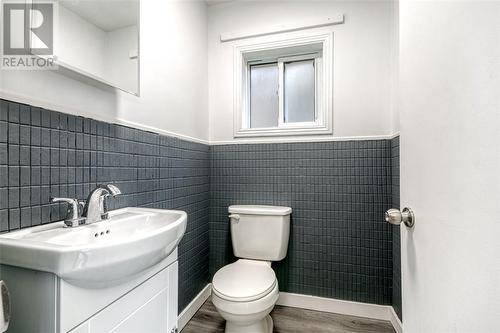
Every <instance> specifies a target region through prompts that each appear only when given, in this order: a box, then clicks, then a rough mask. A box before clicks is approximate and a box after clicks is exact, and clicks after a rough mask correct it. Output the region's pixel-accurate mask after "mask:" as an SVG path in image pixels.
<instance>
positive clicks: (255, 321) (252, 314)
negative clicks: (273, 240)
mask: <svg viewBox="0 0 500 333" xmlns="http://www.w3.org/2000/svg"><path fill="white" fill-rule="evenodd" d="M278 290H279V289H278V281H277V280H276V276H275V274H274V271H273V270H272V269H271V265H270V262H265V261H257V260H245V259H240V260H238V261H237V262H235V263H233V264H230V265H227V266H224V267H223V268H222V269H221V270H219V271H218V272H217V273H216V274H215V276H214V279H213V282H212V303H213V304H214V306H215V307H216V308H217V311H219V313H220V315H221V316H222V318H224V319H225V320H226V333H270V332H272V331H273V321H272V319H271V317H270V316H269V313H270V312H271V311H272V309H273V307H274V305H275V304H276V301H277V300H278V296H279V292H278Z"/></svg>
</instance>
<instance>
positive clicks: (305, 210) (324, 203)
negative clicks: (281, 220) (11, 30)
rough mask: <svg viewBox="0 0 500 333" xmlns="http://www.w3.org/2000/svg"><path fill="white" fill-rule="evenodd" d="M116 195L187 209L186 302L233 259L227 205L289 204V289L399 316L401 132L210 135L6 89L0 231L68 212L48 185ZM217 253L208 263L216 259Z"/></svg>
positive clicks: (72, 193)
mask: <svg viewBox="0 0 500 333" xmlns="http://www.w3.org/2000/svg"><path fill="white" fill-rule="evenodd" d="M106 182H111V183H114V184H116V185H117V186H119V187H120V189H121V190H122V192H123V195H122V196H120V197H117V198H116V199H112V200H110V202H109V206H110V208H111V209H115V208H120V207H126V206H142V207H154V208H170V209H182V210H185V211H187V213H188V227H187V231H186V235H185V236H184V238H183V240H182V242H181V244H180V245H179V275H180V278H179V284H180V286H179V287H180V290H179V310H182V309H183V308H184V307H185V306H186V305H187V304H188V303H189V302H190V301H191V300H192V299H193V298H194V297H195V296H196V294H197V293H198V292H199V291H200V290H201V289H202V288H203V287H204V286H205V285H206V283H207V282H208V281H209V277H210V276H213V274H214V273H215V272H216V271H217V269H219V268H220V267H222V266H223V265H225V264H227V263H229V262H231V261H233V260H235V258H234V257H233V255H232V249H231V240H230V235H229V223H228V220H227V207H228V206H229V205H231V204H275V205H287V206H291V207H292V208H293V209H294V212H293V216H292V233H291V237H290V244H289V252H288V256H287V258H286V259H285V260H284V261H282V262H279V263H275V264H274V265H273V267H274V268H275V270H276V272H277V276H278V279H279V282H280V289H281V290H282V291H288V292H295V293H303V294H310V295H317V296H323V297H332V298H338V299H346V300H354V301H361V302H370V303H378V304H392V305H393V307H394V309H395V310H396V312H397V313H398V315H399V316H400V318H401V273H400V269H401V268H400V266H401V264H400V250H399V228H394V227H391V226H390V225H388V224H387V223H385V222H384V221H383V219H382V216H383V212H384V211H385V210H386V209H387V208H389V207H390V206H394V207H399V138H395V139H393V140H374V141H347V142H324V143H288V144H257V145H253V144H251V145H247V144H241V145H223V146H211V147H210V148H209V147H208V146H207V145H202V144H196V143H192V142H188V141H184V140H180V139H176V138H172V137H167V136H162V135H158V134H156V133H151V132H146V131H142V130H138V129H134V128H129V127H125V126H120V125H116V124H109V123H104V122H100V121H96V120H93V119H89V118H83V117H77V116H72V115H67V114H63V113H58V112H54V111H49V110H45V109H41V108H37V107H32V106H28V105H23V104H18V103H13V102H8V101H5V100H0V231H1V232H5V231H12V230H17V229H20V228H23V227H29V226H34V225H39V224H43V223H50V222H53V221H58V220H61V219H62V218H63V217H64V214H65V207H64V205H62V204H50V203H49V202H48V200H49V198H50V197H51V196H69V197H76V198H80V199H85V198H86V196H87V194H88V193H89V191H90V190H91V189H92V188H94V187H95V186H96V185H97V184H98V183H106ZM209 263H210V264H209Z"/></svg>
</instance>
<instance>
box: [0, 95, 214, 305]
mask: <svg viewBox="0 0 500 333" xmlns="http://www.w3.org/2000/svg"><path fill="white" fill-rule="evenodd" d="M98 183H113V184H115V185H117V186H118V187H119V188H120V189H121V191H122V192H123V195H121V196H119V197H117V198H115V199H109V200H108V201H109V206H110V208H120V207H126V206H142V207H154V208H170V209H182V210H185V211H186V212H187V213H188V225H187V230H186V234H185V236H184V238H183V240H182V242H181V243H180V245H179V274H180V277H179V281H180V282H179V286H180V290H179V310H182V309H183V308H184V307H185V306H186V305H187V304H188V303H189V302H190V301H191V300H192V299H193V297H194V296H195V295H196V294H197V293H198V292H199V291H200V290H201V289H202V288H203V287H204V286H205V285H206V283H207V281H208V261H209V258H208V252H209V251H208V246H209V236H208V234H209V231H208V213H209V147H208V146H207V145H203V144H198V143H192V142H188V141H183V140H179V139H176V138H172V137H167V136H162V135H159V134H156V133H151V132H146V131H142V130H137V129H133V128H129V127H125V126H120V125H115V124H108V123H104V122H100V121H95V120H93V119H88V118H82V117H76V116H71V115H67V114H63V113H59V112H53V111H48V110H44V109H40V108H37V107H30V106H27V105H22V104H17V103H12V102H7V101H3V100H0V230H1V231H9V230H16V229H19V228H22V227H27V226H34V225H39V224H43V223H49V222H52V221H58V220H61V219H62V218H64V216H65V206H64V205H63V204H50V203H49V198H50V197H52V196H60V197H71V198H79V199H85V198H86V196H87V195H88V193H89V192H90V191H91V190H92V189H93V188H94V187H95V186H96V185H97V184H98Z"/></svg>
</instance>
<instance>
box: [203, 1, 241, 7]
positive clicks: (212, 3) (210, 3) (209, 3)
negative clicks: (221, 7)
mask: <svg viewBox="0 0 500 333" xmlns="http://www.w3.org/2000/svg"><path fill="white" fill-rule="evenodd" d="M231 1H234V0H205V2H206V3H207V5H209V6H212V5H217V4H219V3H224V2H231Z"/></svg>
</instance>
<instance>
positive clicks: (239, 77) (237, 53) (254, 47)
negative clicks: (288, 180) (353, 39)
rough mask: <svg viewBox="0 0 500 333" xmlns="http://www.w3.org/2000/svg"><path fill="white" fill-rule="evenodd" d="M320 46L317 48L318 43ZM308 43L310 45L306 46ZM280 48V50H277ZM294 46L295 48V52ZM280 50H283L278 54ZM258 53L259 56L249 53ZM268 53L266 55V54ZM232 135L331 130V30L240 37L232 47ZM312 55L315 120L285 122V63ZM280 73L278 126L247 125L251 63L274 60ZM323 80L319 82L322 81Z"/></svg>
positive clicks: (323, 132) (286, 134) (248, 121)
mask: <svg viewBox="0 0 500 333" xmlns="http://www.w3.org/2000/svg"><path fill="white" fill-rule="evenodd" d="M319 45H320V46H321V48H320V50H317V48H318V46H319ZM308 47H310V48H311V49H310V50H308ZM280 50H283V51H280ZM294 50H297V52H295V53H294ZM280 52H282V53H281V54H280ZM256 53H257V54H259V57H258V59H253V58H252V55H254V54H256ZM266 55H268V56H266ZM234 57H235V59H234V65H235V68H234V74H235V75H234V87H235V91H234V106H233V109H234V110H233V111H234V137H235V138H239V137H266V136H296V135H324V134H332V133H333V130H332V125H333V124H332V118H333V89H332V88H333V70H332V69H333V32H328V33H325V32H323V33H310V32H309V33H305V32H298V33H297V32H296V33H293V36H287V38H286V39H285V38H283V37H282V36H281V38H280V36H272V37H270V36H266V37H263V38H259V41H255V40H253V41H252V42H250V41H248V40H246V41H241V42H240V43H239V44H237V45H235V47H234ZM313 58H314V59H315V71H316V73H315V76H316V82H315V121H314V122H295V123H285V122H284V95H283V86H284V68H283V67H284V63H286V62H289V61H299V60H310V59H313ZM274 62H276V63H277V64H278V67H279V68H278V73H279V76H280V77H279V90H280V92H279V120H278V126H277V127H267V128H250V80H249V77H250V66H252V65H258V64H265V63H274ZM321 81H322V82H321Z"/></svg>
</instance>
